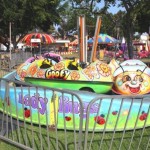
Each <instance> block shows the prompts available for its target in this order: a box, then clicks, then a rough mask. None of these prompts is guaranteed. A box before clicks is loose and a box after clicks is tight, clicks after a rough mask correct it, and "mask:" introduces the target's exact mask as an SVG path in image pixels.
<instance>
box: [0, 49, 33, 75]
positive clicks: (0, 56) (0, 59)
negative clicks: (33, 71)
mask: <svg viewBox="0 0 150 150" xmlns="http://www.w3.org/2000/svg"><path fill="white" fill-rule="evenodd" d="M31 56H32V53H31V52H24V51H19V52H16V53H12V54H11V59H10V53H8V52H5V53H0V70H1V72H2V71H3V73H4V74H5V72H6V73H8V72H10V71H12V70H13V69H14V68H15V67H16V66H18V65H19V64H21V63H23V62H24V61H25V60H27V59H28V58H29V57H31Z"/></svg>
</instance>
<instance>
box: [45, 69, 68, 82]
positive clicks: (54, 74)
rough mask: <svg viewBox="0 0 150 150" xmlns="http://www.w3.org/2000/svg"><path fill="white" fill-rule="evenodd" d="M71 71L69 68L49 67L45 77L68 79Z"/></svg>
mask: <svg viewBox="0 0 150 150" xmlns="http://www.w3.org/2000/svg"><path fill="white" fill-rule="evenodd" d="M69 74H70V71H69V70H52V69H48V70H47V71H46V73H45V77H46V78H47V79H54V78H57V79H64V80H66V79H67V77H68V76H69Z"/></svg>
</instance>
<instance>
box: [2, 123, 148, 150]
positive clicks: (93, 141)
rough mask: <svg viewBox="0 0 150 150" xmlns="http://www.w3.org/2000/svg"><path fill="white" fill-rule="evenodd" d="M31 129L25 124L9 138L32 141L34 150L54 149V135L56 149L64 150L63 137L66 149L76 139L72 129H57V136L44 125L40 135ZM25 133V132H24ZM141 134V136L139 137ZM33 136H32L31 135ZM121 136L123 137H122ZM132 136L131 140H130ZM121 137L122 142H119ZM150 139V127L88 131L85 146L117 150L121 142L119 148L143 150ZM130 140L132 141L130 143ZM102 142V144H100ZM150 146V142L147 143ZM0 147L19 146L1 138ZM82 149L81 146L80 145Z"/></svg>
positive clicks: (10, 149) (12, 148)
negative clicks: (130, 129)
mask: <svg viewBox="0 0 150 150" xmlns="http://www.w3.org/2000/svg"><path fill="white" fill-rule="evenodd" d="M33 131H34V132H32V130H31V126H30V125H27V126H26V130H25V128H21V129H20V137H19V135H18V134H17V130H16V131H15V130H14V132H13V133H10V134H9V135H8V136H9V139H12V138H13V137H14V141H18V139H19V138H20V143H22V144H25V143H26V144H25V145H28V146H29V147H30V145H32V144H33V143H34V150H40V149H41V147H43V149H44V150H47V149H48V144H49V146H50V149H52V150H55V149H56V147H55V146H56V137H57V138H58V149H60V150H65V137H67V138H66V139H67V144H66V145H67V149H69V150H74V149H75V147H74V139H75V138H74V137H76V138H77V139H78V132H77V133H76V136H74V132H73V131H66V132H64V130H58V133H57V136H56V132H55V130H49V133H48V132H47V130H46V128H45V127H42V128H41V133H42V134H41V135H40V134H39V127H37V126H34V128H33ZM26 133H27V134H26ZM48 134H49V139H48V138H47V135H48ZM142 134H143V138H141V136H142ZM31 135H33V137H34V138H32V136H31ZM40 136H41V137H42V138H41V139H42V142H41V140H40ZM122 136H123V139H122ZM132 136H133V141H132V140H131V138H132ZM82 139H83V141H82V142H83V143H82V146H83V145H84V132H83V138H82ZM121 139H122V142H121ZM149 140H150V127H148V128H145V131H144V132H143V130H142V129H138V130H135V132H134V131H133V130H132V131H126V132H125V133H124V134H123V132H121V131H120V132H115V134H113V132H105V133H102V132H98V133H94V134H93V133H88V142H87V148H89V149H91V150H97V149H99V147H100V145H101V150H107V149H109V147H110V145H111V149H110V150H117V149H119V146H120V144H121V150H127V149H128V148H129V145H130V144H131V145H130V146H131V147H130V150H137V149H138V147H139V150H145V149H146V148H147V145H148V141H149ZM131 141H132V143H130V142H131ZM101 142H102V144H101ZM149 148H150V143H149ZM0 149H1V150H20V149H19V148H17V147H15V146H12V145H10V144H9V143H5V142H3V141H2V140H1V142H0ZM82 149H83V147H82Z"/></svg>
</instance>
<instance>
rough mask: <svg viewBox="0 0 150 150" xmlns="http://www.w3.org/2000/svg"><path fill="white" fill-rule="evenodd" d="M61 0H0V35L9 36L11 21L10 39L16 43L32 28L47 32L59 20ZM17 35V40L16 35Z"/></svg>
mask: <svg viewBox="0 0 150 150" xmlns="http://www.w3.org/2000/svg"><path fill="white" fill-rule="evenodd" d="M59 9H61V0H51V1H49V0H36V1H35V0H2V1H1V3H0V35H2V36H6V37H7V38H8V37H9V22H12V40H13V44H15V45H16V42H18V41H19V40H20V39H21V38H22V37H23V36H24V35H25V34H26V33H28V32H29V31H32V30H34V29H40V30H42V31H44V32H47V31H48V30H49V29H50V28H51V26H53V25H54V24H58V23H59V22H60V15H59V13H61V12H59ZM17 35H19V37H20V38H19V39H18V41H16V36H17Z"/></svg>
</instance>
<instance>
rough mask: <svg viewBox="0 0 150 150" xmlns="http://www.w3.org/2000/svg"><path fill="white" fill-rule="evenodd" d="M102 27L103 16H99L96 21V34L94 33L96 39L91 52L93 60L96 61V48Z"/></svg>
mask: <svg viewBox="0 0 150 150" xmlns="http://www.w3.org/2000/svg"><path fill="white" fill-rule="evenodd" d="M100 27H101V17H100V16H98V17H97V22H96V28H95V35H94V41H93V46H92V53H91V59H90V61H91V62H94V61H95V60H96V49H97V43H98V35H99V33H100Z"/></svg>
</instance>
